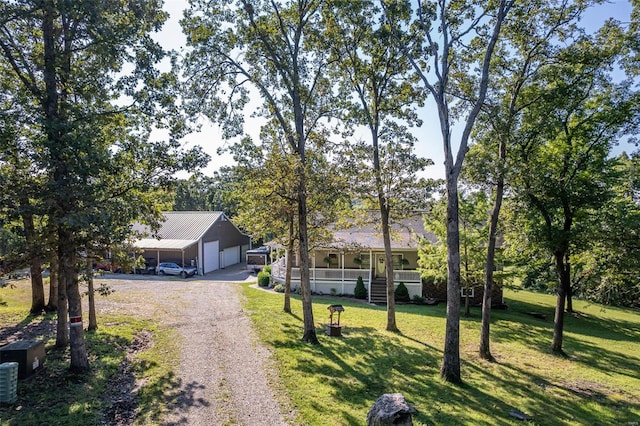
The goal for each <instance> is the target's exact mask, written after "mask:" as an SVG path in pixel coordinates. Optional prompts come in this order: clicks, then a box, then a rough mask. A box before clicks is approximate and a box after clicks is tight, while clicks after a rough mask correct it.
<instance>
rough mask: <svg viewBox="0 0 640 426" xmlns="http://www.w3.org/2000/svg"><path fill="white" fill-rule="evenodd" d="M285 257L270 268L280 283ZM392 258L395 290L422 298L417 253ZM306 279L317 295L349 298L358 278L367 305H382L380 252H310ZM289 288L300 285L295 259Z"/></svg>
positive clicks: (397, 253)
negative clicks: (400, 286)
mask: <svg viewBox="0 0 640 426" xmlns="http://www.w3.org/2000/svg"><path fill="white" fill-rule="evenodd" d="M287 256H288V254H287V253H285V255H284V256H282V257H280V258H279V259H277V260H274V262H273V263H272V265H271V277H272V279H273V280H274V281H275V282H278V283H284V280H285V273H286V260H287ZM392 257H393V280H394V284H395V286H396V287H397V286H398V284H399V283H401V282H402V283H404V284H405V286H406V287H407V289H408V290H409V296H410V297H411V298H413V297H414V296H416V295H417V296H422V280H421V277H420V272H418V271H417V270H416V269H415V267H416V265H417V257H418V256H417V251H416V250H404V251H395V250H394V252H393V253H392ZM310 260H311V265H310V267H309V276H310V283H311V291H312V292H314V293H317V294H330V295H333V294H335V295H353V294H354V290H355V287H356V282H357V280H358V277H362V280H363V283H364V285H365V287H366V289H367V295H368V301H369V303H386V271H385V262H384V252H382V251H377V250H357V251H340V250H332V249H322V250H314V251H313V252H312V253H311V257H310ZM291 285H292V288H296V287H298V286H299V285H300V268H299V260H298V259H297V258H296V257H294V259H293V268H292V271H291Z"/></svg>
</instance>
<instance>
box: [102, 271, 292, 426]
mask: <svg viewBox="0 0 640 426" xmlns="http://www.w3.org/2000/svg"><path fill="white" fill-rule="evenodd" d="M222 274H224V275H219V276H215V275H214V276H212V277H209V276H208V277H207V280H206V281H205V280H198V279H197V277H196V279H194V278H191V279H188V280H176V279H169V278H160V277H149V278H148V279H140V278H142V277H135V278H136V279H131V280H113V281H112V282H111V283H110V284H111V285H112V287H113V288H114V289H115V290H116V293H115V294H116V295H118V297H117V298H112V297H107V298H100V299H102V300H103V301H104V305H103V306H100V305H102V303H100V302H98V303H99V304H98V311H99V314H100V310H101V309H104V310H110V309H117V310H118V311H120V312H122V309H123V307H124V306H123V305H125V306H126V305H127V304H128V303H131V300H132V299H138V300H139V299H140V298H141V296H142V298H144V299H145V300H146V302H147V303H145V304H144V305H143V306H140V305H138V304H136V305H138V306H137V307H136V305H133V304H131V305H130V306H129V307H128V308H129V309H130V310H131V309H132V308H133V309H142V310H144V309H153V310H154V314H155V315H157V313H158V311H157V310H158V309H160V310H161V311H164V312H161V313H162V314H163V316H164V317H165V319H166V323H167V324H168V325H169V326H171V327H174V328H175V329H176V330H177V331H178V332H179V333H180V334H181V336H182V338H183V340H182V358H181V361H180V366H179V368H178V371H177V377H176V380H175V383H176V385H177V386H178V387H179V389H176V390H175V392H174V395H175V398H173V403H172V405H171V406H170V407H169V408H170V413H169V415H168V416H166V417H165V419H164V422H163V424H164V425H194V426H197V425H207V426H208V425H247V426H252V425H256V426H258V425H269V426H271V425H286V424H290V423H291V422H292V421H291V420H290V417H291V416H290V415H289V414H288V415H287V417H286V418H285V416H283V414H282V413H281V410H280V404H279V403H278V401H277V400H276V399H275V397H274V391H273V390H272V389H271V388H270V386H269V382H268V375H267V373H266V370H268V368H269V365H268V363H269V351H268V350H267V349H265V348H264V347H262V346H261V345H260V344H259V342H258V340H257V339H256V337H255V335H254V333H253V330H252V328H251V325H250V320H249V319H248V318H247V316H246V315H245V313H244V312H243V310H242V305H241V300H240V298H241V297H242V296H241V291H242V290H241V288H240V286H239V285H238V284H237V283H234V282H233V281H241V280H243V279H246V278H247V276H246V273H245V272H244V271H242V270H240V269H238V270H235V271H234V270H231V271H226V272H222ZM243 274H244V275H243ZM225 279H229V280H230V281H224V280H225ZM109 281H110V280H109ZM159 281H161V282H159ZM127 293H129V294H131V295H132V296H135V297H127ZM109 299H111V302H110V301H109ZM116 299H117V300H116ZM148 302H152V303H148ZM124 309H126V307H124ZM139 314H140V315H141V316H145V315H144V312H142V311H140V312H139ZM287 419H289V420H288V421H287Z"/></svg>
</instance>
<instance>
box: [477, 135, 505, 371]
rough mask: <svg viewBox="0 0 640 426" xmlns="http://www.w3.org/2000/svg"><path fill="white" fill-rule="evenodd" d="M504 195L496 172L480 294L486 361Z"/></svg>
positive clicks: (501, 178)
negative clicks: (497, 237)
mask: <svg viewBox="0 0 640 426" xmlns="http://www.w3.org/2000/svg"><path fill="white" fill-rule="evenodd" d="M498 152H499V157H500V162H501V164H500V166H501V167H502V165H503V163H504V161H505V159H506V156H507V149H506V143H505V142H504V141H503V140H502V139H501V140H500V145H499V147H498ZM503 196H504V173H503V172H502V169H501V171H500V172H499V173H498V182H497V183H496V198H495V200H494V201H493V210H491V217H490V219H489V241H488V242H487V260H486V263H485V266H484V294H483V296H482V324H481V326H480V329H481V330H480V358H482V359H486V360H487V361H495V358H494V357H493V355H492V354H491V347H490V327H491V302H492V301H491V295H492V293H493V285H494V283H493V269H494V265H495V261H496V234H497V233H498V219H499V217H500V209H501V208H502V198H503Z"/></svg>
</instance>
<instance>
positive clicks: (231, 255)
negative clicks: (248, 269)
mask: <svg viewBox="0 0 640 426" xmlns="http://www.w3.org/2000/svg"><path fill="white" fill-rule="evenodd" d="M236 263H240V246H235V247H229V248H226V249H224V250H222V251H221V252H220V268H226V267H227V266H231V265H235V264H236Z"/></svg>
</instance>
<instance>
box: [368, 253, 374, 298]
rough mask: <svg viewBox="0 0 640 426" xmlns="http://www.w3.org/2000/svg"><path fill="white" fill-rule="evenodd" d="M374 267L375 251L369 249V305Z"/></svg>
mask: <svg viewBox="0 0 640 426" xmlns="http://www.w3.org/2000/svg"><path fill="white" fill-rule="evenodd" d="M372 266H374V267H375V265H374V263H373V251H372V250H371V249H369V282H367V298H368V299H369V303H371V267H372Z"/></svg>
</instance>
